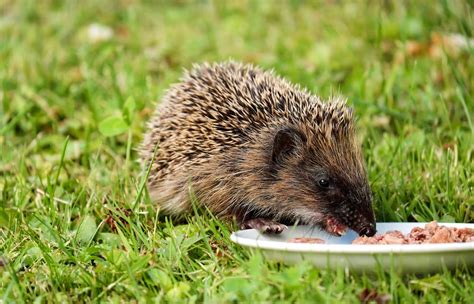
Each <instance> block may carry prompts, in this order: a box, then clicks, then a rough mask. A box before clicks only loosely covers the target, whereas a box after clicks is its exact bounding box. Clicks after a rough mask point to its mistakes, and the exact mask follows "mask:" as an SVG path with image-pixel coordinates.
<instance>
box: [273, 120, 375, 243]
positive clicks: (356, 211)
mask: <svg viewBox="0 0 474 304" xmlns="http://www.w3.org/2000/svg"><path fill="white" fill-rule="evenodd" d="M324 148H326V149H324ZM324 148H322V147H319V148H318V143H316V142H308V139H307V138H306V137H305V136H304V135H303V134H302V133H301V132H299V131H297V130H295V129H293V128H285V129H282V130H279V131H278V132H277V134H276V135H275V138H274V143H273V154H272V163H273V164H274V166H275V170H277V172H276V173H277V175H278V177H279V178H278V181H277V182H278V183H280V185H279V188H280V189H281V190H282V191H279V192H280V195H281V196H284V195H286V196H288V197H289V200H291V208H293V212H292V213H293V216H294V217H295V218H296V219H299V220H300V221H301V222H304V223H306V224H312V225H319V226H321V227H323V228H324V229H326V230H327V231H328V232H330V233H332V234H336V235H341V234H343V233H344V232H345V230H346V227H349V228H351V229H353V230H354V231H356V232H357V233H359V234H360V235H367V236H372V235H374V234H375V231H376V230H375V218H374V213H373V209H372V195H371V191H370V187H369V184H368V181H367V176H366V172H365V168H364V165H363V160H362V155H361V153H360V150H359V148H358V147H357V148H354V146H353V144H352V145H347V146H344V143H341V146H338V147H337V149H327V146H324ZM290 181H291V182H290Z"/></svg>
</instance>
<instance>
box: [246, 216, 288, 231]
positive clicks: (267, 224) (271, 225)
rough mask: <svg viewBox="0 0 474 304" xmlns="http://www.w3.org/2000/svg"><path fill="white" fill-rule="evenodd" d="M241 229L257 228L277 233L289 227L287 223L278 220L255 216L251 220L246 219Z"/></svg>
mask: <svg viewBox="0 0 474 304" xmlns="http://www.w3.org/2000/svg"><path fill="white" fill-rule="evenodd" d="M240 228H241V229H256V230H258V231H260V232H261V233H275V234H280V233H282V232H283V230H285V229H287V228H288V227H287V226H286V225H283V224H280V223H278V222H275V221H272V220H269V219H266V218H254V219H250V220H245V221H244V222H242V224H241V225H240Z"/></svg>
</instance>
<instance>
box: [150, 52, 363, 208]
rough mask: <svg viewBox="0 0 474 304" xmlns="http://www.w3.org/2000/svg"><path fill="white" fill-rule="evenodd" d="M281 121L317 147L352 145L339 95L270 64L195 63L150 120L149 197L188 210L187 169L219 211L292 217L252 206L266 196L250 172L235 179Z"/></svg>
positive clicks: (253, 167)
mask: <svg viewBox="0 0 474 304" xmlns="http://www.w3.org/2000/svg"><path fill="white" fill-rule="evenodd" d="M285 126H291V127H295V128H298V129H299V131H301V132H303V133H304V134H305V136H306V137H307V138H308V139H310V142H309V145H313V146H314V149H315V151H318V152H317V153H319V154H320V153H327V154H328V155H334V157H340V156H341V155H342V154H343V153H344V151H340V148H339V147H340V146H343V147H344V148H347V147H352V145H354V142H353V133H354V132H353V131H354V130H353V129H354V122H353V113H352V110H351V109H350V108H349V107H347V105H346V100H345V99H344V98H342V97H339V96H333V97H331V98H330V99H329V102H323V101H322V100H321V99H320V98H319V97H317V96H314V95H312V94H310V92H309V90H308V89H307V88H304V87H303V88H302V87H300V86H299V85H294V84H292V83H290V82H289V81H287V80H285V79H283V78H282V77H280V76H278V75H277V74H276V73H275V72H274V71H263V70H262V69H260V68H258V67H254V66H252V65H248V64H247V65H243V64H241V63H237V62H235V61H228V62H225V63H220V64H209V63H201V64H198V65H193V66H192V68H191V69H190V70H185V72H184V75H183V76H182V78H181V82H179V83H177V84H175V85H173V86H172V87H171V88H170V89H169V90H168V91H167V92H166V94H165V96H164V98H163V101H162V104H161V105H160V106H159V107H158V109H157V111H156V112H155V116H154V117H153V118H152V119H151V120H150V122H149V123H148V128H149V132H148V133H147V135H146V136H145V140H144V143H143V145H142V149H141V155H142V158H144V159H145V160H148V161H149V160H150V157H151V154H152V153H153V148H152V147H154V145H155V144H156V143H159V144H160V149H159V150H158V153H157V157H156V160H155V162H154V163H153V167H152V171H151V174H150V184H152V185H153V187H150V189H151V190H150V194H151V196H152V198H153V199H154V200H156V201H160V202H161V203H162V205H163V206H164V208H165V209H168V210H171V211H173V212H174V213H176V212H177V211H176V210H183V209H186V208H187V207H186V206H187V205H186V202H185V200H186V198H185V197H186V194H187V190H185V189H187V188H186V185H187V183H188V182H189V179H188V178H187V176H189V175H191V176H193V181H192V183H194V185H195V187H196V191H197V195H198V196H199V197H204V196H205V197H206V199H208V200H209V201H210V202H212V204H213V208H214V211H215V212H216V213H225V210H229V209H230V210H232V209H233V208H243V207H242V206H247V207H245V208H247V209H245V210H247V211H248V212H254V213H255V212H266V213H270V212H271V213H274V216H277V215H278V214H280V213H281V214H282V213H284V212H286V216H291V214H293V213H294V212H293V211H291V212H290V211H288V210H279V209H275V210H270V209H271V208H270V206H267V207H266V209H265V208H263V207H262V206H261V205H259V206H258V208H257V207H255V206H256V203H255V201H258V200H262V201H263V200H265V199H269V198H268V197H267V198H266V197H256V193H258V192H263V190H262V189H259V188H258V187H257V186H256V184H257V183H258V182H257V181H254V180H253V177H247V179H248V181H247V180H245V179H242V180H241V181H240V183H241V185H240V188H236V187H235V186H234V185H232V184H233V181H234V180H236V179H237V178H238V176H240V175H244V173H245V174H257V173H259V172H262V171H265V170H266V164H265V163H264V160H263V159H262V158H263V157H264V155H265V153H263V152H262V151H263V150H265V149H269V146H270V145H271V140H272V136H273V135H274V134H275V132H276V131H277V130H278V129H279V128H281V127H285ZM354 149H357V147H354ZM260 150H261V151H260ZM321 151H324V152H321ZM316 156H318V157H320V156H319V155H316ZM328 157H330V156H328ZM148 161H147V162H146V163H148ZM251 162H255V163H258V164H252V163H251ZM248 172H250V173H248ZM265 178H267V177H266V176H263V177H262V176H259V179H260V180H264V179H265ZM272 178H273V177H272ZM224 189H225V191H224ZM243 189H245V191H244V190H243ZM301 191H302V190H301ZM268 195H270V194H268ZM237 205H238V206H237ZM254 209H255V210H254ZM292 212H293V213H292ZM295 214H296V213H295Z"/></svg>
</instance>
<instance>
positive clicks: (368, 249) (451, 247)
mask: <svg viewBox="0 0 474 304" xmlns="http://www.w3.org/2000/svg"><path fill="white" fill-rule="evenodd" d="M386 224H389V223H386ZM396 224H400V223H396ZM417 224H419V225H420V226H421V225H424V224H426V223H417ZM438 224H439V225H446V226H451V227H461V228H474V224H469V223H438ZM252 230H254V229H252ZM242 231H244V230H239V231H236V232H233V233H232V234H231V236H230V239H231V240H232V241H233V242H235V243H237V244H240V245H243V246H248V247H253V248H259V249H270V250H280V251H287V252H303V253H304V252H319V253H329V252H330V253H363V254H375V253H435V252H454V251H456V252H459V251H474V242H467V243H439V244H405V245H401V244H391V245H352V244H308V243H306V244H305V243H288V242H281V241H266V240H259V239H258V238H257V239H253V238H247V237H239V236H238V234H239V232H242Z"/></svg>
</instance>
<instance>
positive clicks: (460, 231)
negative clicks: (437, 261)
mask: <svg viewBox="0 0 474 304" xmlns="http://www.w3.org/2000/svg"><path fill="white" fill-rule="evenodd" d="M465 242H474V229H471V228H456V227H446V226H443V225H439V224H438V223H437V222H436V221H433V222H431V223H428V224H426V225H425V227H424V228H422V227H415V228H413V229H412V230H411V231H410V233H408V234H406V235H404V234H403V233H401V232H400V231H398V230H393V231H388V232H386V233H384V234H376V235H374V236H372V237H366V236H359V237H358V238H356V239H355V240H353V241H352V244H357V245H389V244H435V243H465Z"/></svg>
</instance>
